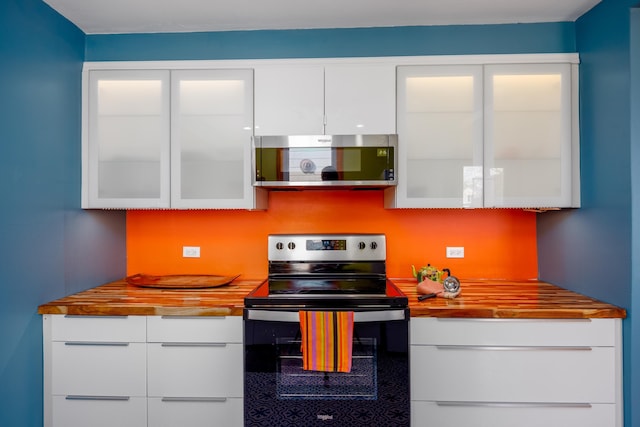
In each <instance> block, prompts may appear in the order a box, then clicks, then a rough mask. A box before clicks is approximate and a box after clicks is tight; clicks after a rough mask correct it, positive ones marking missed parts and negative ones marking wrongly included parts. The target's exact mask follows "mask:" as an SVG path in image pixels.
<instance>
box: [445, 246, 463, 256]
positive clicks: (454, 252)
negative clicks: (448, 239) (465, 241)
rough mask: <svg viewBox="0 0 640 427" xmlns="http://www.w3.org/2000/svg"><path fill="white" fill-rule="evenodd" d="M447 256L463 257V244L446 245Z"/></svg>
mask: <svg viewBox="0 0 640 427" xmlns="http://www.w3.org/2000/svg"><path fill="white" fill-rule="evenodd" d="M447 258H464V246H447Z"/></svg>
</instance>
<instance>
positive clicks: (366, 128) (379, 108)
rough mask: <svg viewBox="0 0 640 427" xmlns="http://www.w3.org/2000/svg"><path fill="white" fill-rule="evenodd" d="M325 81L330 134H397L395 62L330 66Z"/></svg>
mask: <svg viewBox="0 0 640 427" xmlns="http://www.w3.org/2000/svg"><path fill="white" fill-rule="evenodd" d="M324 80H325V122H326V127H325V133H326V134H328V135H386V134H395V133H396V67H395V66H394V64H382V65H378V64H362V65H357V64H349V65H331V66H326V67H325V70H324Z"/></svg>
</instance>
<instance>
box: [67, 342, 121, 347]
mask: <svg viewBox="0 0 640 427" xmlns="http://www.w3.org/2000/svg"><path fill="white" fill-rule="evenodd" d="M64 345H84V346H102V347H127V346H128V345H129V343H128V342H94V341H67V342H65V343H64Z"/></svg>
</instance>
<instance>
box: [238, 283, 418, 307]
mask: <svg viewBox="0 0 640 427" xmlns="http://www.w3.org/2000/svg"><path fill="white" fill-rule="evenodd" d="M407 305H408V300H407V297H406V296H405V295H404V294H403V293H402V292H401V291H400V290H399V289H398V288H397V287H396V286H395V285H394V284H393V283H392V282H391V281H390V280H388V279H385V278H362V277H358V278H339V279H336V278H312V277H311V278H286V279H273V278H271V279H268V280H265V281H264V282H262V284H260V285H259V286H258V287H257V288H256V289H254V290H253V291H252V292H251V293H250V294H249V295H247V296H246V297H245V306H246V307H265V308H268V307H318V308H342V307H350V306H354V307H355V306H358V307H361V306H376V307H407Z"/></svg>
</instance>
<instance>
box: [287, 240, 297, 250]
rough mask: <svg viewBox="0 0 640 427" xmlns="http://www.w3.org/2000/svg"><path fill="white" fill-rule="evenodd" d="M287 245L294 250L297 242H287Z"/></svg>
mask: <svg viewBox="0 0 640 427" xmlns="http://www.w3.org/2000/svg"><path fill="white" fill-rule="evenodd" d="M287 247H288V248H289V249H291V250H294V249H295V248H296V244H295V243H293V242H289V243H288V244H287Z"/></svg>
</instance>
